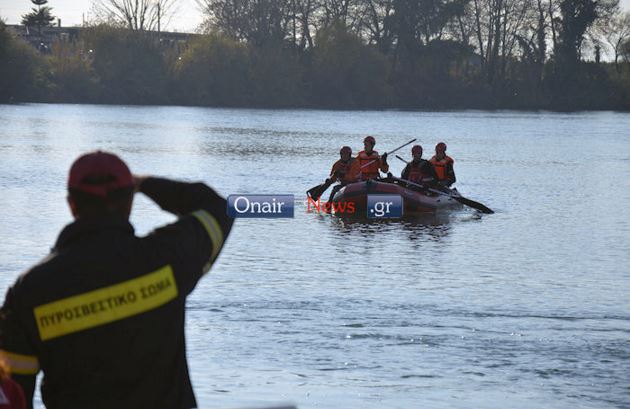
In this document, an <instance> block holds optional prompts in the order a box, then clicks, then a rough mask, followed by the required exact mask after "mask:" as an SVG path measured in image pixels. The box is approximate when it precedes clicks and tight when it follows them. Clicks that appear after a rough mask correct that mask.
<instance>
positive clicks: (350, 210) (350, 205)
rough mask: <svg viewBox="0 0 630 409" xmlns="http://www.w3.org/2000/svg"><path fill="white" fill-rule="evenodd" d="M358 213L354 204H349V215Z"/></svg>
mask: <svg viewBox="0 0 630 409" xmlns="http://www.w3.org/2000/svg"><path fill="white" fill-rule="evenodd" d="M355 211H356V209H355V207H354V202H348V212H347V213H350V214H352V213H354V212H355Z"/></svg>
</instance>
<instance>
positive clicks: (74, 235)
mask: <svg viewBox="0 0 630 409" xmlns="http://www.w3.org/2000/svg"><path fill="white" fill-rule="evenodd" d="M116 230H117V231H119V232H122V233H123V234H129V235H132V234H133V233H134V229H133V226H132V225H131V223H129V220H128V219H127V218H125V217H124V216H120V215H115V214H108V215H104V216H100V217H87V218H79V219H77V220H75V221H74V222H72V223H70V224H68V225H67V226H66V227H64V229H63V230H62V231H61V233H60V234H59V237H58V238H57V242H56V243H55V247H54V249H55V250H60V249H62V248H64V247H67V246H68V245H70V244H71V243H73V242H75V241H77V240H78V239H80V238H84V237H87V236H90V235H94V234H96V233H101V232H104V231H116Z"/></svg>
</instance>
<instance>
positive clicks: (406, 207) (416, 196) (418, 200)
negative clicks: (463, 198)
mask: <svg viewBox="0 0 630 409" xmlns="http://www.w3.org/2000/svg"><path fill="white" fill-rule="evenodd" d="M378 194H382V195H400V196H401V197H402V199H403V214H409V213H431V212H436V211H439V210H442V209H461V208H462V204H461V203H460V202H458V201H457V200H455V199H453V198H452V197H449V196H447V195H442V194H439V193H432V192H419V191H415V190H411V189H408V188H405V187H403V186H400V185H397V184H394V183H384V182H379V181H375V180H368V181H365V182H356V183H350V184H348V185H346V186H344V187H342V188H341V189H340V190H339V191H338V192H337V193H336V194H335V196H334V198H333V199H332V201H333V203H342V202H347V203H350V202H351V203H354V206H355V208H356V209H357V210H358V211H360V210H365V209H366V208H367V197H368V195H378ZM450 194H451V195H454V196H457V195H458V193H457V191H456V190H452V191H451V193H450Z"/></svg>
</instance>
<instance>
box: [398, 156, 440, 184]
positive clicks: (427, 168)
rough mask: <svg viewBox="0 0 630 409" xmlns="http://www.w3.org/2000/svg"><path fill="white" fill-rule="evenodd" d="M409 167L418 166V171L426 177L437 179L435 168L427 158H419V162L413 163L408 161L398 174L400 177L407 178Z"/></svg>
mask: <svg viewBox="0 0 630 409" xmlns="http://www.w3.org/2000/svg"><path fill="white" fill-rule="evenodd" d="M411 167H414V168H416V167H419V168H420V171H421V172H422V173H423V174H425V175H426V176H427V177H431V178H433V179H434V180H437V174H436V173H435V169H433V165H431V163H430V162H429V161H428V160H424V159H420V162H418V163H415V162H413V161H411V162H409V163H408V164H407V166H405V168H404V169H403V171H402V174H401V175H400V178H401V179H409V172H410V171H411Z"/></svg>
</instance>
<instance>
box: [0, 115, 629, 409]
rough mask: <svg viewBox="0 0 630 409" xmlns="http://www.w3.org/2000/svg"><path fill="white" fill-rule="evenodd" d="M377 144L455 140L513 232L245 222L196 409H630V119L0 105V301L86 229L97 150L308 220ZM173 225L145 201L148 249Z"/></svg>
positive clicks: (468, 174) (470, 182) (193, 360)
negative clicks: (81, 184) (73, 167)
mask: <svg viewBox="0 0 630 409" xmlns="http://www.w3.org/2000/svg"><path fill="white" fill-rule="evenodd" d="M368 133H369V134H372V135H375V136H376V138H377V146H376V148H377V150H379V151H381V152H383V151H386V150H388V149H391V148H393V147H396V146H398V145H400V144H402V143H404V142H406V141H408V140H409V139H411V138H414V137H417V138H419V141H420V142H421V143H422V144H423V145H424V146H425V152H427V153H429V152H431V151H432V147H433V146H434V145H435V143H436V142H438V141H439V140H444V141H446V142H447V143H448V146H449V148H448V152H449V154H450V155H451V156H453V157H454V158H455V160H456V171H457V177H458V183H457V186H458V188H459V190H460V191H461V192H462V193H463V194H464V195H465V196H468V197H470V198H472V199H475V200H478V201H481V202H483V203H484V204H486V205H488V206H489V207H491V208H493V209H495V210H496V214H494V215H483V216H480V215H478V214H476V213H475V212H473V211H470V210H462V211H457V212H454V213H450V214H442V215H438V216H435V217H428V218H422V219H417V220H405V221H396V222H381V223H366V222H355V223H349V222H345V221H342V220H339V219H336V218H334V217H331V216H328V215H316V214H307V213H306V207H305V206H304V204H303V202H301V201H300V202H299V203H298V204H297V207H296V212H295V213H296V215H295V218H294V219H284V220H263V219H256V220H254V219H249V220H244V219H241V220H238V221H237V223H236V225H235V228H234V230H233V234H232V236H231V237H230V240H229V242H228V244H227V247H226V249H225V251H224V253H223V254H222V255H221V257H220V258H219V260H218V262H217V264H216V265H215V267H214V268H213V270H212V273H211V275H209V276H208V277H206V278H205V279H203V280H202V281H201V282H200V284H199V286H198V287H197V289H196V290H195V292H194V293H193V294H192V296H191V297H190V298H189V302H188V321H187V340H188V357H189V362H190V366H191V376H192V380H193V384H194V387H195V390H196V394H197V397H198V401H199V405H200V407H201V408H230V407H232V408H233V407H243V406H260V405H268V404H274V403H281V402H288V403H293V404H296V405H298V407H299V408H304V409H306V408H420V407H430V408H471V407H475V408H497V407H509V408H532V407H546V408H622V407H625V408H628V407H630V296H629V294H630V291H629V290H630V208H629V206H628V203H630V115H629V114H621V113H609V112H601V113H577V114H555V113H545V112H541V113H515V112H475V111H465V112H432V113H411V112H331V111H264V110H229V109H205V108H180V107H121V106H86V105H22V106H0V189H1V194H0V209H2V216H3V217H2V218H1V219H0V240H1V244H0V291H2V292H4V291H5V290H6V288H8V286H9V285H10V284H11V283H12V282H13V281H14V280H15V278H16V277H17V275H18V274H20V272H21V271H23V270H24V269H26V268H28V267H29V266H30V265H31V264H33V263H35V262H37V261H38V260H39V259H40V258H42V257H43V256H44V255H45V254H46V253H47V252H48V251H49V249H50V247H51V246H52V245H53V243H54V241H55V239H56V236H57V234H58V232H59V231H60V229H61V228H62V227H63V226H64V225H65V224H66V223H68V222H70V220H71V218H70V213H69V211H68V210H67V208H66V206H65V191H64V190H65V180H66V174H67V170H68V168H69V166H70V164H71V163H72V161H73V160H74V158H75V157H76V156H77V155H79V154H80V153H82V152H84V151H87V150H93V149H96V148H99V149H106V150H110V151H114V152H116V153H118V154H119V155H121V156H122V157H123V158H124V159H125V160H126V161H127V162H128V163H129V164H130V167H131V169H132V171H134V172H136V173H146V174H155V175H162V176H167V177H172V178H180V179H189V180H190V179H201V180H204V181H206V182H207V183H209V184H210V185H212V186H213V187H215V188H216V189H217V190H218V191H220V192H221V193H223V194H225V195H227V194H231V193H290V194H295V195H296V197H298V198H300V199H303V198H304V191H305V190H306V189H308V188H309V187H312V186H313V185H315V184H318V183H320V182H321V181H322V180H323V178H324V177H325V176H326V173H327V172H328V171H329V169H330V166H331V164H332V162H333V161H334V160H335V159H336V158H337V157H338V153H337V152H338V149H339V147H340V146H342V145H350V146H352V148H353V150H355V152H356V151H358V150H359V148H360V147H361V140H362V138H363V136H364V135H366V134H368ZM402 155H403V156H405V157H407V158H408V157H409V156H410V153H409V151H408V150H407V149H405V151H404V152H403V153H402ZM390 163H391V166H392V170H393V171H394V172H395V173H399V172H400V171H401V170H402V167H403V165H402V163H400V162H397V161H396V160H395V159H394V158H392V159H391V160H390ZM171 220H173V217H172V216H170V215H168V214H166V213H163V212H162V211H160V210H159V208H158V207H157V206H156V205H154V204H153V203H151V202H150V201H149V200H148V199H146V198H145V197H138V198H137V200H136V202H135V204H134V212H133V215H132V222H133V223H134V225H135V226H136V230H137V232H138V233H139V234H146V233H148V232H149V231H150V230H151V229H152V228H154V227H155V226H158V225H160V224H162V223H166V222H169V221H171ZM38 407H40V408H41V407H42V405H41V403H39V402H38Z"/></svg>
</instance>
